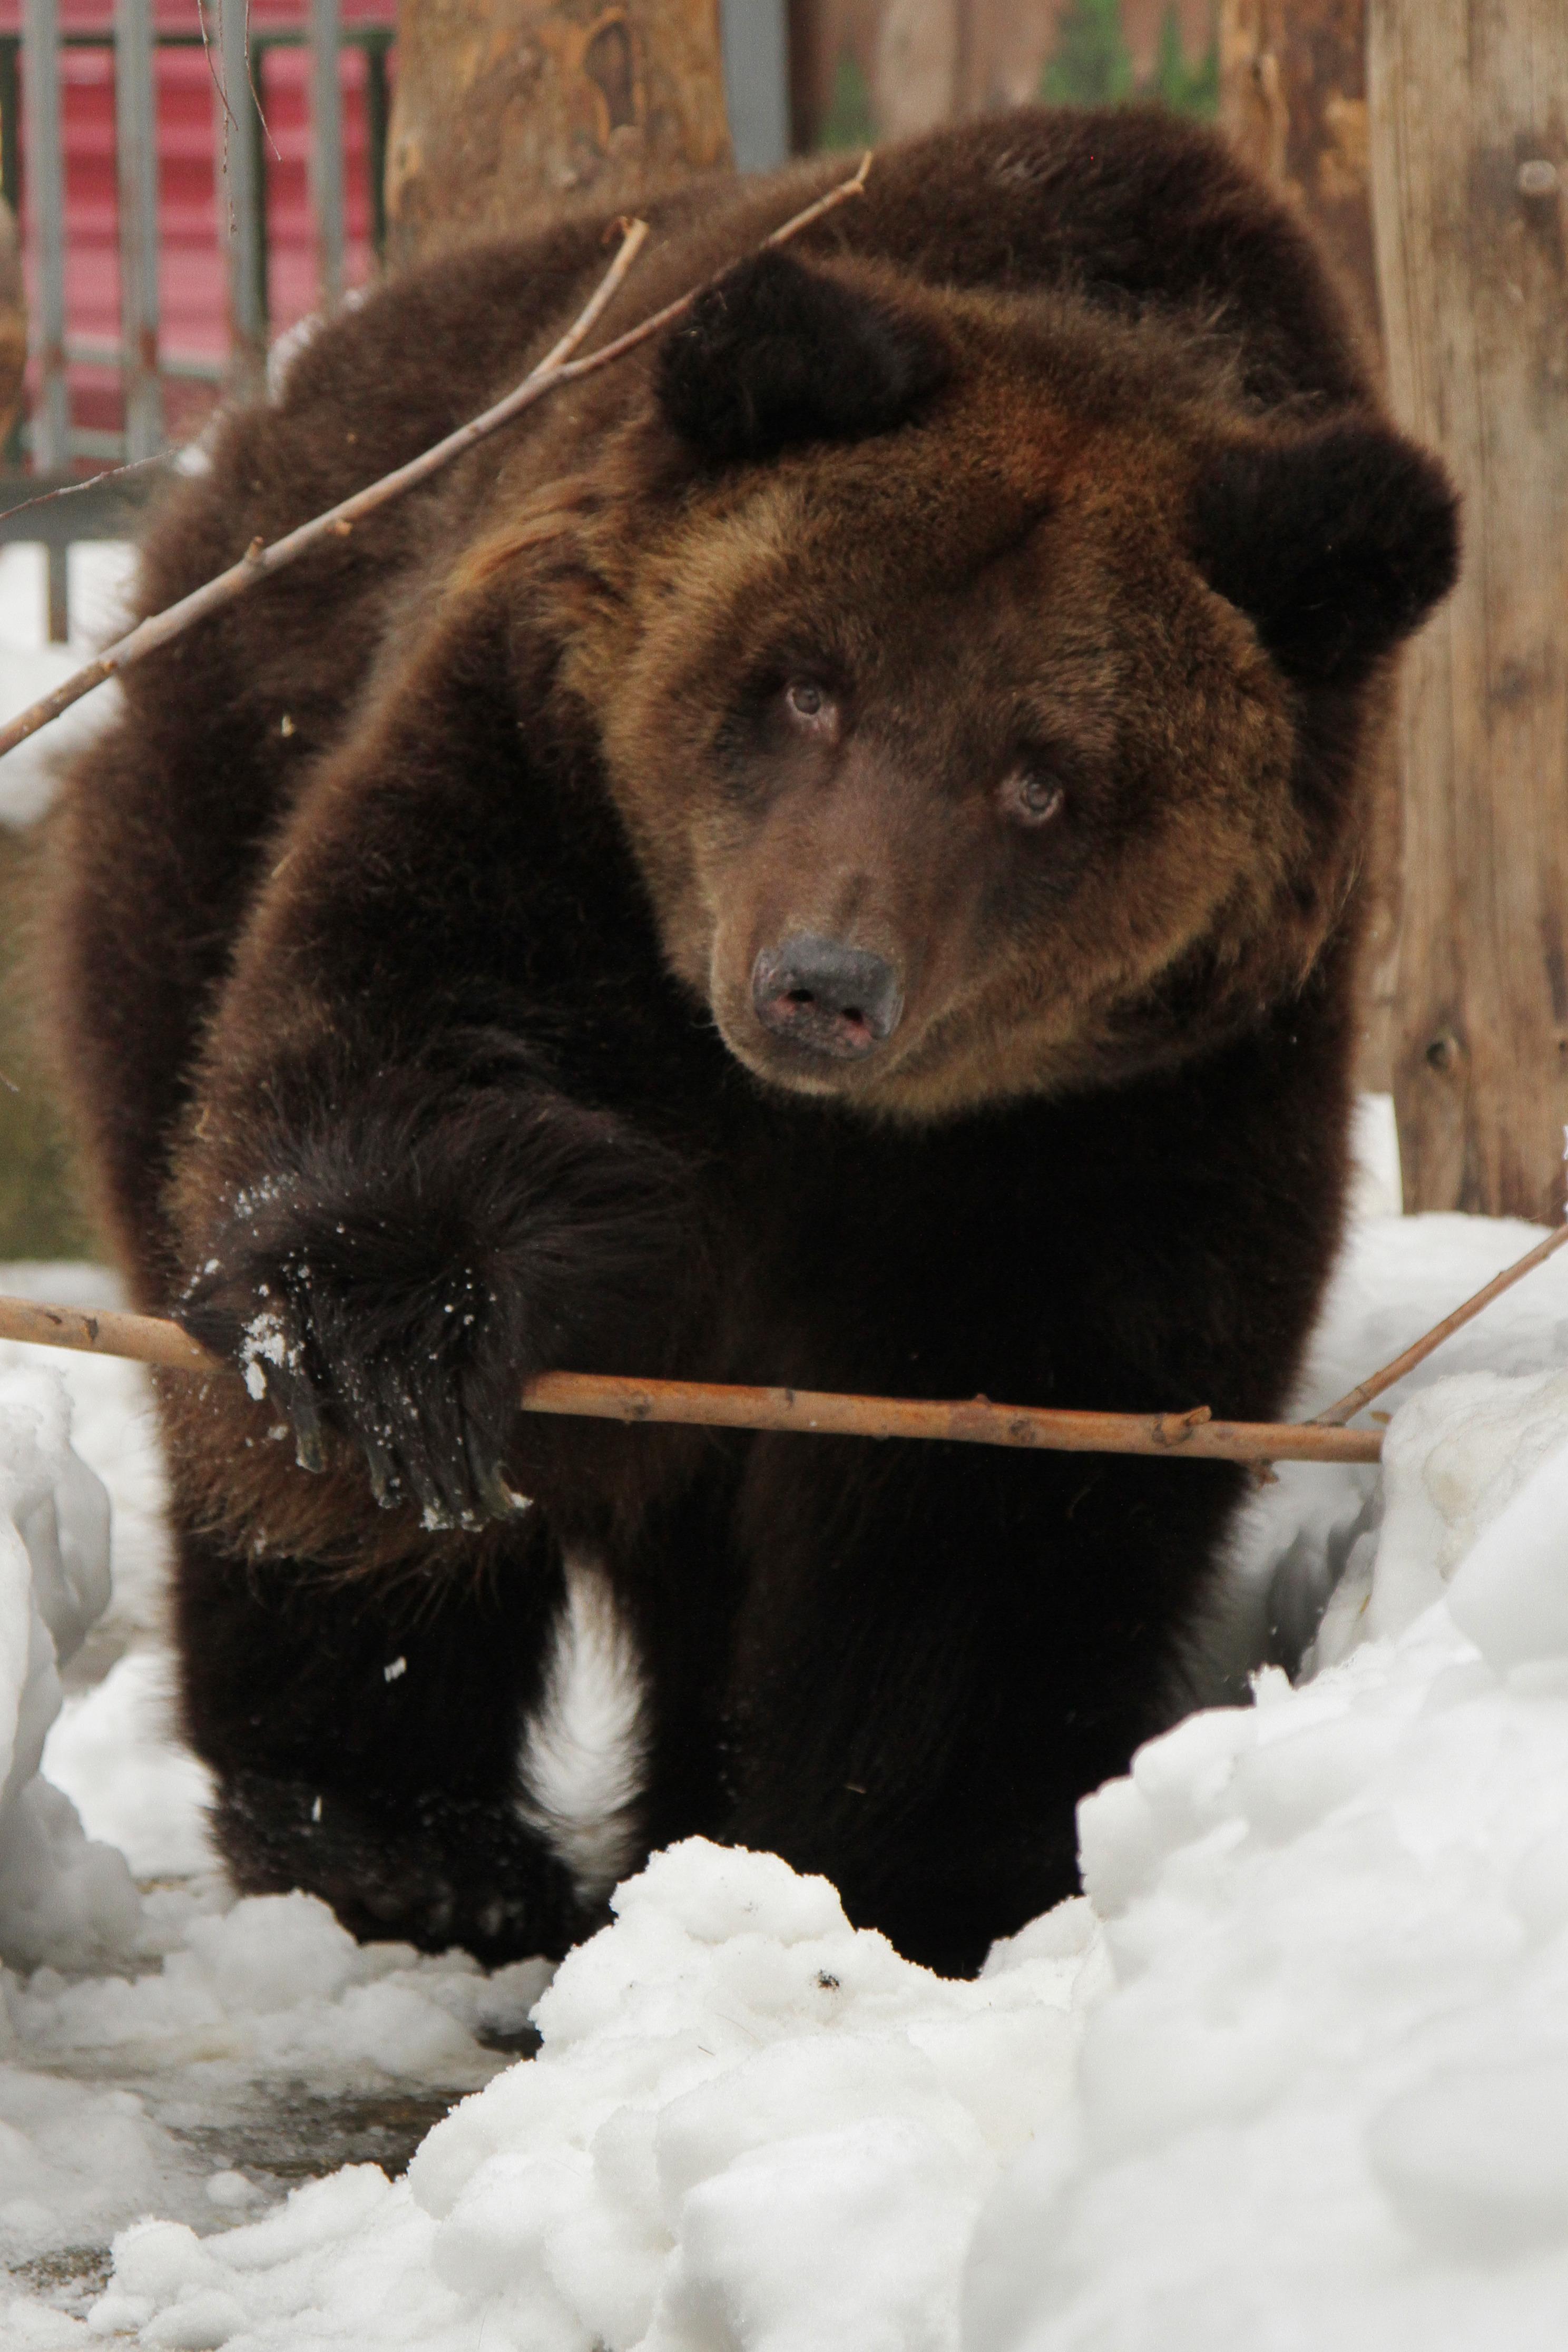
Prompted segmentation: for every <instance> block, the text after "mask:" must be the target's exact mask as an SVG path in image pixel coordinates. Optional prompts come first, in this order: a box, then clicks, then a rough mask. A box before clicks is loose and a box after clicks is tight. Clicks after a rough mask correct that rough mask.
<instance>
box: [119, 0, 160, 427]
mask: <svg viewBox="0 0 1568 2352" xmlns="http://www.w3.org/2000/svg"><path fill="white" fill-rule="evenodd" d="M114 136H115V164H116V170H117V173H118V177H119V189H120V339H121V383H122V384H123V386H124V394H125V455H126V457H128V458H130V459H132V460H133V461H134V460H136V459H138V458H142V457H153V456H154V455H155V454H156V452H157V451H158V450H160V449H161V448H162V447H163V386H162V385H161V383H159V381H158V97H157V89H156V85H155V82H154V79H153V21H152V9H151V6H150V0H114Z"/></svg>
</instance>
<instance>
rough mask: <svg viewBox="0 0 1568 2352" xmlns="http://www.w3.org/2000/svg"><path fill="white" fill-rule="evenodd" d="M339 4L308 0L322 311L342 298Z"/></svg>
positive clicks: (312, 168) (313, 188)
mask: <svg viewBox="0 0 1568 2352" xmlns="http://www.w3.org/2000/svg"><path fill="white" fill-rule="evenodd" d="M341 58H342V6H341V0H310V196H311V202H312V205H313V206H314V210H315V215H316V251H317V254H318V256H319V268H320V273H321V308H322V310H336V309H337V307H338V304H339V303H340V302H341V301H342V299H343V104H342V79H341V71H340V61H341Z"/></svg>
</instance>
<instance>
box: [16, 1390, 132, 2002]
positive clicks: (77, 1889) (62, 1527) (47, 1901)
mask: <svg viewBox="0 0 1568 2352" xmlns="http://www.w3.org/2000/svg"><path fill="white" fill-rule="evenodd" d="M108 1600H109V1498H108V1496H107V1495H106V1494H105V1492H104V1488H103V1486H102V1483H101V1481H100V1479H99V1478H97V1477H96V1476H95V1475H94V1474H93V1472H92V1471H90V1470H89V1468H88V1466H87V1465H86V1463H85V1462H83V1461H82V1460H81V1459H80V1458H79V1455H77V1454H75V1453H74V1452H73V1451H72V1449H71V1444H70V1405H69V1401H68V1398H67V1395H66V1392H65V1389H64V1387H63V1386H62V1384H61V1382H60V1381H59V1380H58V1377H57V1376H56V1375H55V1374H53V1373H51V1372H42V1371H31V1370H29V1371H16V1370H0V1957H3V1958H7V1959H11V1960H23V1961H26V1960H30V1959H38V1958H44V1957H45V1956H46V1955H47V1956H48V1957H50V1958H64V1959H66V1960H68V1961H71V1960H75V1961H78V1962H80V1961H82V1960H85V1959H87V1958H91V1957H94V1956H97V1955H100V1954H101V1953H102V1952H103V1951H104V1950H105V1949H107V1948H111V1947H113V1946H114V1945H115V1944H117V1943H118V1942H120V1941H121V1940H122V1939H123V1937H124V1936H125V1934H126V1933H127V1932H128V1930H129V1929H130V1927H132V1924H133V1922H134V1919H135V1916H136V1909H137V1897H136V1890H135V1887H134V1885H132V1879H131V1874H130V1872H129V1870H128V1869H127V1867H126V1864H125V1861H124V1858H123V1856H122V1855H121V1854H120V1853H117V1852H115V1851H114V1849H112V1848H111V1847H109V1846H103V1845H96V1844H93V1843H89V1840H88V1839H87V1838H86V1837H84V1836H83V1834H82V1830H81V1824H80V1822H79V1821H78V1819H77V1817H76V1814H75V1812H74V1811H73V1810H72V1808H71V1806H70V1804H69V1802H68V1800H67V1799H66V1798H65V1797H63V1796H62V1795H60V1793H59V1792H58V1790H54V1789H51V1788H50V1787H49V1786H48V1784H47V1782H45V1781H44V1780H40V1779H39V1777H38V1764H39V1760H40V1759H41V1757H42V1755H43V1748H44V1739H45V1736H46V1734H47V1731H48V1729H49V1727H50V1725H51V1724H52V1723H53V1721H54V1719H55V1717H56V1715H57V1714H58V1711H59V1705H60V1681H59V1668H60V1666H61V1664H64V1663H65V1661H66V1660H68V1658H69V1657H70V1656H71V1655H72V1654H74V1652H75V1651H76V1650H77V1649H78V1648H79V1645H80V1643H81V1642H82V1640H83V1638H84V1636H85V1635H86V1633H87V1631H88V1629H89V1626H90V1625H91V1624H92V1623H93V1622H94V1620H95V1619H96V1618H98V1617H99V1616H100V1615H101V1613H102V1612H103V1609H104V1607H105V1605H106V1603H107V1601H108Z"/></svg>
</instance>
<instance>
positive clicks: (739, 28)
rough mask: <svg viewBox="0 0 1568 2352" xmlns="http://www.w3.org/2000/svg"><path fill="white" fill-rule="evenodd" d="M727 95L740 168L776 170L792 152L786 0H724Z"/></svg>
mask: <svg viewBox="0 0 1568 2352" xmlns="http://www.w3.org/2000/svg"><path fill="white" fill-rule="evenodd" d="M719 30H720V37H721V42H722V44H723V51H724V100H725V104H726V106H727V107H728V109H729V114H730V141H731V146H732V147H733V149H734V151H735V168H736V170H737V171H739V172H772V171H774V170H776V169H777V167H778V165H779V164H781V163H783V162H784V159H785V157H786V156H787V155H788V153H789V26H788V24H787V22H786V18H785V7H784V0H719Z"/></svg>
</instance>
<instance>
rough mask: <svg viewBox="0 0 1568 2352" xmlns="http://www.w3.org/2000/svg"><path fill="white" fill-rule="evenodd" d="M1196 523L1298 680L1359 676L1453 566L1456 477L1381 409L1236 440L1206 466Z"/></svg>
mask: <svg viewBox="0 0 1568 2352" xmlns="http://www.w3.org/2000/svg"><path fill="white" fill-rule="evenodd" d="M1193 527H1194V549H1193V552H1194V556H1195V558H1196V560H1197V563H1198V567H1199V569H1200V570H1201V571H1202V572H1203V573H1204V575H1205V578H1206V579H1207V581H1208V582H1209V584H1210V586H1211V587H1214V588H1216V589H1217V590H1218V591H1219V593H1220V594H1221V595H1222V596H1224V597H1225V598H1226V600H1227V601H1228V602H1229V603H1230V604H1235V605H1237V606H1238V607H1239V608H1240V610H1241V611H1242V612H1244V613H1245V614H1247V617H1248V619H1249V620H1250V621H1251V622H1252V623H1253V625H1254V626H1255V627H1256V628H1257V631H1258V635H1259V636H1260V637H1261V638H1262V640H1263V643H1264V644H1265V646H1267V647H1268V651H1269V652H1270V653H1271V654H1272V655H1273V656H1274V657H1275V659H1276V660H1277V661H1278V662H1279V666H1280V667H1281V668H1282V669H1283V670H1284V671H1285V672H1286V673H1287V674H1288V675H1289V677H1294V678H1297V679H1299V680H1300V682H1301V684H1303V685H1309V686H1318V685H1321V686H1328V685H1336V686H1352V685H1354V684H1355V683H1356V682H1357V680H1358V679H1360V678H1363V677H1365V676H1366V675H1367V673H1368V672H1369V671H1370V670H1371V669H1372V668H1373V667H1374V666H1375V665H1376V663H1377V662H1378V661H1379V660H1380V659H1381V658H1382V656H1384V654H1386V653H1388V652H1390V651H1391V650H1392V649H1393V647H1394V646H1395V645H1397V644H1398V643H1399V641H1400V639H1401V638H1403V637H1407V636H1409V635H1411V633H1412V632H1413V631H1414V630H1415V629H1417V628H1419V627H1420V625H1421V624H1422V622H1423V621H1424V620H1425V619H1426V615H1427V614H1428V613H1429V612H1430V611H1431V609H1432V607H1433V605H1434V604H1437V603H1439V602H1440V601H1441V599H1442V598H1443V597H1445V596H1446V595H1447V593H1448V591H1449V589H1450V588H1451V587H1452V586H1453V584H1454V582H1455V580H1456V579H1457V577H1458V569H1459V502H1458V497H1457V496H1456V494H1455V491H1454V488H1453V485H1452V483H1451V482H1450V481H1449V479H1448V477H1447V474H1446V473H1445V472H1444V470H1443V468H1442V467H1441V466H1440V465H1439V464H1438V462H1437V460H1436V457H1429V456H1428V455H1427V453H1426V450H1425V449H1418V448H1417V447H1416V446H1415V443H1414V442H1413V441H1407V440H1406V439H1405V436H1404V435H1403V434H1402V433H1397V432H1395V430H1394V427H1393V426H1392V425H1385V424H1384V422H1383V420H1382V418H1381V417H1377V416H1371V415H1352V416H1339V417H1334V418H1332V419H1331V420H1329V421H1328V422H1326V423H1324V424H1321V425H1312V426H1309V427H1308V428H1307V429H1306V430H1304V431H1297V432H1294V433H1291V434H1290V435H1289V436H1288V437H1281V438H1280V439H1279V440H1277V441H1275V440H1264V439H1262V438H1258V439H1257V440H1252V439H1248V440H1247V441H1246V442H1245V443H1242V444H1240V445H1239V446H1234V445H1233V446H1231V447H1229V448H1227V449H1226V450H1224V451H1223V452H1222V453H1221V454H1220V455H1219V457H1218V458H1217V460H1215V461H1214V462H1211V464H1210V465H1209V466H1208V467H1207V468H1206V469H1205V473H1204V475H1203V477H1202V478H1201V480H1200V483H1199V486H1198V488H1197V492H1196V496H1195V499H1194V512H1193Z"/></svg>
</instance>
